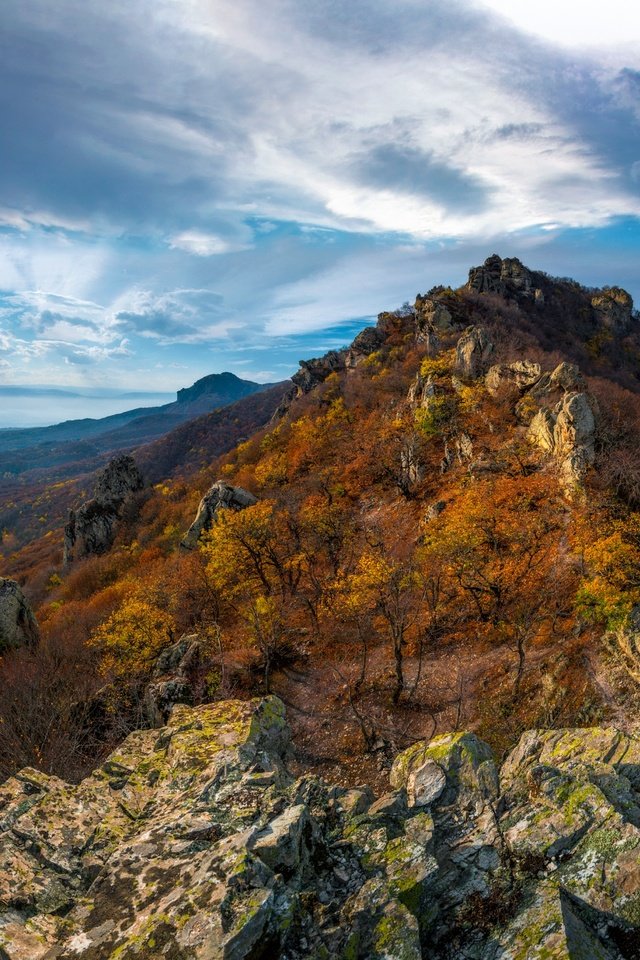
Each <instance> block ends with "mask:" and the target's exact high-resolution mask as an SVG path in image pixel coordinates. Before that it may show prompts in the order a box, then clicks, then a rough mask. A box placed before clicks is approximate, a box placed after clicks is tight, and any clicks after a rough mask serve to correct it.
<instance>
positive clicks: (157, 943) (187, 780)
mask: <svg viewBox="0 0 640 960" xmlns="http://www.w3.org/2000/svg"><path fill="white" fill-rule="evenodd" d="M187 639H189V638H187ZM181 652H182V651H181V650H173V649H172V651H171V656H170V659H171V657H173V658H174V659H175V657H177V656H178V655H179V654H180V653H181ZM290 749H291V748H290V743H289V729H288V726H287V723H286V718H285V713H284V707H283V704H282V703H281V702H280V701H279V700H278V699H277V698H275V697H269V698H266V699H264V700H252V701H249V702H241V701H237V700H236V701H224V702H219V703H215V704H208V705H204V706H200V707H195V708H194V707H188V706H175V707H174V708H173V711H172V712H171V714H170V716H169V719H168V722H167V724H166V726H164V727H162V728H161V729H155V730H142V731H138V732H136V733H133V734H131V735H130V736H129V737H128V738H127V739H126V740H125V742H124V743H123V744H122V745H121V747H120V748H119V749H118V750H117V751H116V752H115V753H113V754H112V755H111V756H110V757H109V758H108V759H107V760H106V761H105V762H104V763H103V764H102V765H101V766H100V767H98V768H97V769H96V771H95V772H94V773H93V774H92V775H91V776H89V777H87V778H86V779H85V780H84V781H83V782H82V783H80V784H79V785H77V786H74V785H69V784H66V783H64V782H63V781H61V780H59V779H57V778H55V777H48V776H46V775H44V774H42V773H39V772H38V771H36V770H31V769H26V770H23V771H21V772H20V773H19V774H17V775H16V776H15V777H13V778H11V779H10V780H8V781H7V782H6V783H5V784H4V785H3V786H2V787H0V809H1V811H2V816H1V818H0V949H1V950H2V951H3V956H5V957H8V958H10V960H45V958H54V957H55V958H56V960H77V958H81V960H103V958H115V957H117V958H118V960H120V958H131V960H134V958H135V960H138V958H144V960H151V958H153V960H160V958H163V957H167V958H179V960H203V958H205V957H206V958H213V960H226V958H235V960H256V958H258V960H260V958H262V960H267V958H276V957H279V958H283V960H303V958H304V960H306V958H309V957H311V958H318V960H319V958H322V957H329V956H330V957H338V958H343V960H347V958H355V960H383V958H385V960H407V958H411V960H413V958H415V960H420V958H423V957H425V956H427V957H432V958H435V960H440V958H441V960H445V958H450V957H452V956H469V957H475V958H479V960H495V958H497V957H513V958H515V957H517V958H523V960H534V958H540V957H542V956H544V957H549V958H565V960H569V958H575V957H582V956H584V957H603V958H618V960H620V958H623V960H624V958H627V957H631V956H633V953H632V952H629V951H630V950H632V948H633V945H634V943H635V944H637V939H636V938H637V936H638V929H637V926H636V922H637V911H638V904H639V903H640V774H639V771H640V741H638V740H637V739H636V738H634V737H632V736H628V735H625V734H623V733H620V732H618V731H616V730H614V729H600V728H595V729H584V730H555V731H535V730H533V731H529V732H527V733H525V734H524V735H523V736H522V738H521V740H520V742H519V744H518V746H517V747H516V748H515V750H513V751H512V752H511V753H510V754H509V756H508V757H507V758H506V760H505V762H504V764H503V765H502V768H501V769H499V768H498V766H497V765H496V763H495V761H494V758H493V756H492V753H491V750H490V748H489V747H488V746H487V744H485V743H483V742H482V741H481V740H479V739H478V738H477V737H476V736H475V735H474V734H471V733H463V732H458V733H451V734H446V735H444V736H440V737H437V738H436V739H434V740H431V741H429V742H427V741H425V742H419V743H416V744H414V745H413V746H412V747H410V748H409V749H408V750H406V751H405V752H404V753H401V754H399V755H398V757H397V758H396V760H395V762H394V764H393V766H392V769H391V775H390V779H391V790H390V792H389V793H387V794H385V795H383V796H381V797H379V798H377V799H376V798H375V797H374V796H373V794H372V792H371V791H370V790H369V789H368V788H366V787H361V786H360V787H357V786H354V787H352V788H348V787H337V786H331V785H329V784H326V783H325V782H323V781H322V780H321V779H319V778H318V777H316V776H303V777H301V778H298V779H295V778H293V777H292V776H291V775H290V774H289V773H288V770H287V765H288V762H289V758H290Z"/></svg>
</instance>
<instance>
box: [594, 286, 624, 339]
mask: <svg viewBox="0 0 640 960" xmlns="http://www.w3.org/2000/svg"><path fill="white" fill-rule="evenodd" d="M591 306H592V307H593V309H594V311H595V314H596V317H597V318H598V320H599V322H600V323H601V324H603V326H605V327H607V328H608V329H609V330H611V331H612V332H613V333H614V334H617V335H621V336H624V335H625V334H626V333H629V330H630V329H631V325H632V322H633V300H632V298H631V295H630V294H628V293H627V291H626V290H623V289H622V288H621V287H605V289H604V290H599V291H598V293H596V294H594V296H593V297H592V298H591Z"/></svg>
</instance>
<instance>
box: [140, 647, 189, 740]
mask: <svg viewBox="0 0 640 960" xmlns="http://www.w3.org/2000/svg"><path fill="white" fill-rule="evenodd" d="M202 652H203V643H202V640H201V639H200V636H199V635H198V634H190V635H189V636H184V637H181V638H180V640H178V642H177V643H174V644H172V645H171V646H170V647H167V649H166V650H163V651H162V653H161V654H160V656H159V657H158V659H157V660H156V662H155V665H154V667H153V671H152V674H151V680H150V681H149V683H148V684H147V686H146V688H145V692H144V706H145V712H146V714H147V720H148V721H149V723H150V724H151V726H152V727H161V726H162V725H163V724H165V723H166V722H167V720H168V719H169V717H170V715H171V711H172V710H173V708H174V707H175V706H176V704H178V703H186V704H192V703H194V702H195V698H196V692H195V689H194V688H195V681H196V675H197V671H198V668H199V667H200V664H201V661H202Z"/></svg>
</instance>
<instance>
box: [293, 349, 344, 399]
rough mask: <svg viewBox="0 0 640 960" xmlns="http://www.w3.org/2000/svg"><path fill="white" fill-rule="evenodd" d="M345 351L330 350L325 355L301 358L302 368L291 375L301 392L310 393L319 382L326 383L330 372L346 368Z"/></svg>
mask: <svg viewBox="0 0 640 960" xmlns="http://www.w3.org/2000/svg"><path fill="white" fill-rule="evenodd" d="M345 359H346V358H345V351H344V350H329V352H328V353H325V355H324V356H323V357H316V358H315V359H313V360H301V361H300V369H299V370H298V372H297V373H294V375H293V376H292V377H291V379H292V381H293V382H294V384H295V385H296V387H297V388H298V391H299V393H309V391H311V390H313V388H314V387H317V386H318V384H320V383H324V381H325V380H326V379H327V377H328V376H330V374H332V373H335V372H337V371H338V370H344V368H345Z"/></svg>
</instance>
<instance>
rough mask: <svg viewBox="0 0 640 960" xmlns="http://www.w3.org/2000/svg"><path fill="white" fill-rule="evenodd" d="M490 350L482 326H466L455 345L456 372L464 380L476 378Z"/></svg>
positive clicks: (484, 365)
mask: <svg viewBox="0 0 640 960" xmlns="http://www.w3.org/2000/svg"><path fill="white" fill-rule="evenodd" d="M492 350H493V344H492V343H491V341H490V340H489V336H488V334H487V331H486V330H485V329H484V327H467V329H466V330H465V332H464V333H463V334H462V336H461V337H460V339H459V340H458V343H457V345H456V360H455V366H456V371H457V373H458V374H459V375H460V376H461V377H462V378H463V379H465V380H477V379H478V377H480V376H482V374H483V373H484V371H485V369H486V366H487V362H488V360H489V357H490V356H491V352H492Z"/></svg>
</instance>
